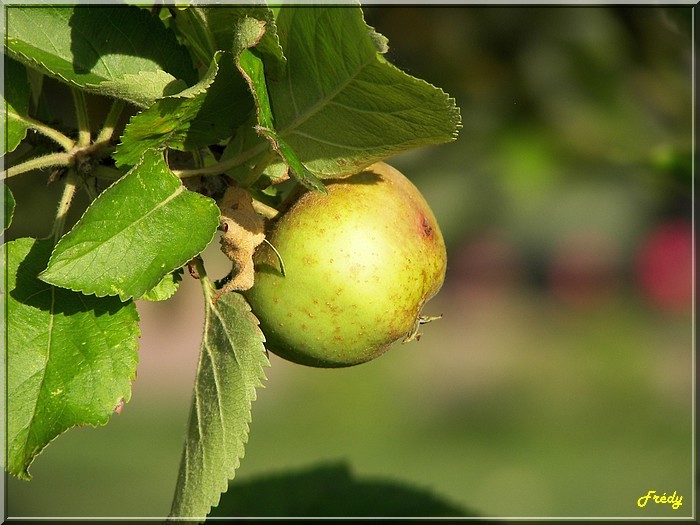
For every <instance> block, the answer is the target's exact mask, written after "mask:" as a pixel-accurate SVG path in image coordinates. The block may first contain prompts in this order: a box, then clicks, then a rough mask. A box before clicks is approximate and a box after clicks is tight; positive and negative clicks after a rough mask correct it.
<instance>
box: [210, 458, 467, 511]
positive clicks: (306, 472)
mask: <svg viewBox="0 0 700 525" xmlns="http://www.w3.org/2000/svg"><path fill="white" fill-rule="evenodd" d="M261 495H264V497H261ZM268 516H269V517H290V518H293V517H474V516H475V514H474V513H472V512H469V511H467V510H465V509H462V508H460V507H459V506H457V505H455V504H454V503H451V502H449V501H447V500H445V499H443V498H441V497H439V496H438V495H436V494H434V493H432V492H431V491H429V490H426V489H422V488H417V487H414V486H411V485H407V484H405V483H401V482H398V481H394V480H392V481H389V480H382V479H372V478H369V479H368V478H358V477H357V476H355V475H353V473H352V472H351V470H350V468H349V467H348V465H346V464H344V463H337V464H329V465H320V466H316V467H312V468H307V469H302V470H296V471H291V472H281V473H276V474H270V475H266V476H258V477H255V478H251V479H246V480H239V481H237V482H236V483H235V484H234V485H232V486H231V488H230V490H229V491H228V492H227V493H226V494H225V495H224V496H222V498H221V502H220V503H219V505H218V507H216V508H214V509H212V511H211V513H210V514H209V517H211V518H223V517H231V518H232V517H268ZM212 521H213V520H212Z"/></svg>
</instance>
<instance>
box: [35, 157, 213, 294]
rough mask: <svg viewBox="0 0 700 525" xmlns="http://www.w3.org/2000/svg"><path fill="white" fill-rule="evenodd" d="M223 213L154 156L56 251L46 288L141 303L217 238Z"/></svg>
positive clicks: (97, 203) (103, 198)
mask: <svg viewBox="0 0 700 525" xmlns="http://www.w3.org/2000/svg"><path fill="white" fill-rule="evenodd" d="M218 227H219V209H218V208H217V206H216V203H215V202H214V201H213V200H212V199H210V198H208V197H204V196H203V195H200V194H198V193H194V192H191V191H188V190H186V189H185V187H184V186H183V185H182V183H181V181H180V179H178V178H177V177H176V176H175V175H173V173H172V172H171V171H170V169H169V168H168V166H167V164H166V163H165V160H164V159H163V153H162V152H160V151H148V152H146V154H145V155H144V156H143V158H142V159H141V161H140V162H139V163H138V164H137V165H136V166H135V167H134V168H133V169H132V170H131V171H130V172H128V173H127V174H126V175H125V176H124V177H122V178H121V179H119V180H118V181H117V182H115V183H114V184H112V186H110V187H109V188H107V189H106V190H105V191H103V192H102V193H101V194H100V195H99V197H97V199H95V200H94V201H93V203H92V204H91V205H90V206H89V207H88V209H87V210H86V211H85V213H84V214H83V216H82V217H81V218H80V220H79V221H78V223H77V224H76V225H75V226H74V227H73V229H72V230H71V231H70V232H68V233H67V234H66V235H65V236H64V237H63V238H62V239H61V240H60V241H59V243H58V244H57V245H56V248H55V249H54V251H53V253H52V254H51V260H50V261H49V265H48V268H47V269H46V270H45V271H44V272H42V274H41V275H40V278H41V279H43V280H44V281H46V282H48V283H50V284H54V285H56V286H61V287H64V288H69V289H71V290H76V291H81V292H83V293H85V294H95V295H97V296H99V297H102V296H104V295H119V296H120V297H121V298H122V299H123V300H126V299H129V298H132V297H134V298H137V297H140V296H142V295H143V294H144V293H146V292H147V291H148V290H150V289H151V288H153V287H154V286H156V285H157V284H158V282H159V281H160V280H161V279H162V278H163V277H164V276H165V275H167V274H168V273H170V272H172V271H173V270H174V269H176V268H180V267H181V266H182V265H184V264H185V263H186V262H187V261H189V260H190V259H192V258H193V257H194V256H196V255H198V254H199V253H200V252H201V251H202V250H204V248H206V246H207V245H208V244H209V243H210V242H211V240H212V239H213V238H214V234H215V233H216V230H217V228H218Z"/></svg>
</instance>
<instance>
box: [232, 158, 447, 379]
mask: <svg viewBox="0 0 700 525" xmlns="http://www.w3.org/2000/svg"><path fill="white" fill-rule="evenodd" d="M324 182H325V183H326V186H327V188H328V194H327V195H326V194H323V193H320V192H317V191H304V192H302V193H301V194H300V196H299V197H298V198H297V199H296V200H295V201H294V202H293V204H292V205H291V206H290V207H289V208H288V209H287V211H285V212H284V213H283V214H282V215H281V216H280V217H279V218H278V219H277V220H276V221H275V222H274V223H273V224H272V225H271V228H270V230H269V232H268V234H267V240H268V241H269V243H270V244H271V245H272V246H274V248H275V249H276V250H277V252H278V253H275V251H274V250H273V249H272V248H271V247H270V246H268V245H267V244H262V245H260V247H259V248H258V250H257V251H256V253H255V257H254V262H255V282H254V285H253V287H252V288H251V289H250V290H248V291H247V292H245V294H246V297H247V299H248V301H249V302H250V305H251V307H252V309H253V312H254V313H255V315H256V316H257V317H258V319H259V320H260V327H261V329H262V331H263V333H264V334H265V338H266V346H267V347H268V349H269V350H270V351H272V352H273V353H275V354H277V355H279V356H280V357H283V358H285V359H287V360H289V361H293V362H295V363H299V364H303V365H308V366H315V367H326V368H336V367H346V366H352V365H357V364H360V363H364V362H367V361H370V360H371V359H374V358H376V357H378V356H379V355H381V354H383V353H384V352H385V351H386V350H387V349H389V347H390V346H392V345H393V344H394V343H396V342H397V341H400V340H402V339H404V340H405V339H413V338H414V336H415V335H416V333H417V329H418V325H419V324H420V323H421V321H422V320H424V319H425V318H423V317H421V315H420V314H421V309H422V307H423V305H424V304H425V303H426V301H428V299H430V298H431V297H433V296H434V295H435V294H436V293H437V292H438V290H439V289H440V287H441V286H442V283H443V281H444V277H445V269H446V264H447V256H446V251H445V243H444V240H443V237H442V233H441V232H440V229H439V227H438V224H437V221H436V220H435V216H434V215H433V212H432V211H431V209H430V207H429V206H428V204H427V202H426V201H425V199H424V198H423V196H422V195H421V193H420V192H419V190H418V189H417V188H416V187H415V186H414V185H413V184H412V183H411V182H410V181H409V180H408V179H407V178H406V177H405V176H404V175H403V174H401V173H400V172H399V171H398V170H396V169H394V168H393V167H391V166H389V165H388V164H385V163H377V164H374V165H372V166H370V167H369V168H367V169H365V170H364V171H362V172H360V173H357V174H355V175H352V176H350V177H346V178H342V179H332V180H329V179H326V180H325V181H324Z"/></svg>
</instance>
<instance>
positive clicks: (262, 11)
mask: <svg viewBox="0 0 700 525" xmlns="http://www.w3.org/2000/svg"><path fill="white" fill-rule="evenodd" d="M6 16H7V18H6V24H7V35H6V41H5V47H4V52H5V59H4V63H5V75H6V76H5V78H6V82H5V85H6V89H5V92H4V94H3V98H4V104H5V106H4V107H5V110H6V111H5V121H4V125H5V127H6V130H7V132H6V139H7V140H6V142H5V144H4V149H3V154H6V153H9V152H12V151H14V150H15V149H16V148H18V146H19V145H20V144H22V143H23V142H24V144H25V145H26V143H27V142H28V141H27V140H25V139H26V138H27V134H28V130H32V131H33V132H37V133H40V134H43V135H45V136H47V137H48V138H50V139H52V140H53V141H54V142H55V143H56V144H57V145H58V146H60V147H61V148H62V151H58V152H52V153H49V154H48V155H43V156H34V157H33V158H31V159H30V160H28V161H25V162H22V163H18V164H15V165H13V166H11V167H10V168H8V169H7V170H6V172H5V176H6V177H11V176H16V175H19V174H21V173H24V172H27V171H30V170H33V169H39V168H48V167H57V168H58V169H59V172H58V173H64V175H63V179H64V184H65V189H64V194H63V198H62V200H61V202H60V203H59V207H58V213H57V216H56V221H55V224H54V229H53V232H52V235H51V236H50V237H49V238H47V239H34V238H20V239H16V240H13V241H10V242H7V243H6V244H5V245H4V246H3V247H2V249H3V258H4V259H5V260H6V271H7V280H6V282H7V287H6V290H5V294H6V309H7V310H6V314H7V319H8V323H7V326H6V327H5V329H6V332H7V342H8V345H7V351H8V353H7V363H8V376H7V377H8V380H7V392H8V398H7V399H8V406H7V413H8V420H7V429H8V436H7V446H8V452H7V459H8V460H7V470H8V471H9V472H10V473H11V474H13V475H15V476H18V477H20V478H26V479H28V478H29V472H28V468H29V466H30V464H31V462H32V461H33V460H34V458H35V457H36V455H37V454H39V453H40V452H41V451H42V449H44V447H46V445H47V444H48V443H49V442H50V441H51V440H53V439H54V438H56V437H57V436H58V435H59V434H61V433H62V432H64V431H66V430H67V429H69V428H71V427H73V426H76V425H93V426H96V425H103V424H106V423H107V421H108V419H109V417H110V415H111V414H112V413H113V412H114V410H115V409H116V408H119V407H121V405H122V404H123V403H124V402H126V401H128V400H129V397H130V391H131V382H132V381H133V380H134V379H135V375H136V365H137V346H138V343H137V340H138V336H139V327H138V314H137V311H136V307H135V303H134V301H135V300H138V299H146V300H165V299H168V298H169V297H170V296H171V295H172V294H173V293H175V291H176V290H177V285H178V282H179V281H180V279H181V276H182V273H183V267H184V266H185V265H186V264H188V263H191V264H192V265H193V266H196V270H197V273H198V275H199V277H200V281H201V283H202V289H203V293H204V297H205V310H206V311H205V326H204V333H203V338H202V345H201V350H200V359H199V364H198V370H197V376H196V382H195V386H194V394H193V402H192V409H191V416H190V423H189V428H188V432H187V435H186V437H185V447H184V452H183V456H182V463H181V471H180V475H179V479H178V483H177V488H176V494H175V498H174V502H173V507H172V511H171V512H172V515H173V516H180V517H182V516H189V517H195V518H202V517H204V516H205V515H206V514H207V513H208V512H209V510H210V508H211V507H212V506H215V505H217V503H218V501H219V498H220V494H221V492H223V491H225V490H226V489H227V486H228V480H229V479H231V478H233V475H234V471H235V469H236V468H237V466H238V464H239V461H240V458H241V457H242V456H243V453H244V445H245V443H246V441H247V435H248V424H249V422H250V414H251V403H252V401H253V400H254V398H255V388H256V387H259V386H261V385H262V381H263V380H264V378H265V376H264V370H263V369H264V367H265V366H268V365H269V363H268V361H267V357H266V353H265V348H264V335H263V334H262V332H261V331H260V329H259V328H258V323H257V320H256V318H255V317H254V315H253V314H252V313H251V311H250V308H249V306H248V304H247V303H246V301H245V299H244V298H243V296H242V295H240V294H238V293H228V294H225V295H222V296H221V297H220V299H218V300H217V301H213V298H214V296H215V295H216V285H215V283H213V282H212V281H211V280H209V279H208V278H207V275H206V269H205V266H204V263H203V261H202V260H201V258H200V257H199V254H200V253H201V252H202V251H203V250H204V249H205V248H206V247H207V246H208V245H209V244H210V243H211V242H212V240H213V239H214V237H215V235H216V232H217V229H218V228H219V225H220V209H219V206H218V205H217V204H218V203H217V199H218V198H220V197H221V194H222V193H223V192H218V193H217V191H214V192H208V191H205V190H204V188H207V187H208V186H207V184H206V181H209V180H213V179H215V178H217V179H219V180H222V181H223V182H224V183H225V184H224V185H223V187H224V188H225V187H226V185H229V184H236V185H238V186H240V187H243V188H247V189H248V191H249V192H250V193H251V194H252V195H254V196H256V197H260V198H261V199H263V198H265V199H267V200H268V202H271V203H273V204H274V203H276V202H277V201H276V200H275V199H276V197H277V195H276V194H277V193H278V192H277V191H276V190H275V188H276V187H278V186H276V184H277V183H279V182H283V181H286V180H290V181H291V182H294V183H298V184H302V185H304V186H306V187H308V188H312V189H315V190H319V191H324V189H325V188H324V185H323V179H326V178H331V177H342V176H347V175H350V174H353V173H355V172H357V171H359V170H360V169H362V168H364V167H366V166H368V165H370V164H372V163H374V162H376V161H379V160H382V159H385V158H387V157H390V156H392V155H395V154H397V153H400V152H402V151H405V150H407V149H410V148H414V147H418V146H424V145H429V144H437V143H441V142H447V141H450V140H453V139H454V137H455V134H456V130H457V127H458V125H459V114H458V111H457V108H456V107H455V105H454V101H453V100H452V99H450V98H449V97H448V96H447V95H446V94H445V93H444V92H442V91H441V90H439V89H437V88H435V87H433V86H432V85H430V84H428V83H427V82H424V81H422V80H419V79H416V78H414V77H411V76H410V75H408V74H406V73H404V72H402V71H400V70H399V69H397V68H395V67H394V66H393V65H391V64H390V63H389V62H387V61H386V59H385V58H384V57H383V54H384V53H385V52H386V51H387V42H386V39H385V38H384V37H382V36H381V35H379V34H378V33H376V32H375V31H374V30H373V29H372V28H370V27H369V26H367V25H366V23H365V21H364V18H363V14H362V10H361V8H360V7H359V6H348V7H342V8H322V7H313V8H309V7H307V8H301V7H281V8H274V9H270V8H267V7H264V6H255V7H186V8H175V7H173V8H169V9H161V10H155V11H153V10H151V11H149V10H148V9H144V8H140V7H135V6H119V7H115V6H112V7H110V6H101V7H10V8H8V9H7V10H6ZM45 76H48V77H51V78H53V79H57V80H58V81H60V82H63V83H65V84H67V85H68V86H69V87H70V89H71V92H72V94H73V100H74V103H75V109H76V120H77V124H78V129H77V139H74V138H72V137H71V136H69V135H66V134H63V133H62V132H61V131H58V130H56V129H53V128H52V127H50V126H49V125H47V124H46V123H44V122H41V121H40V119H39V118H37V117H36V111H35V109H36V107H37V104H36V100H37V99H40V98H41V96H42V91H41V85H42V82H41V79H42V78H44V77H45ZM86 97H98V98H101V99H108V100H110V101H111V103H112V106H111V110H110V111H109V112H108V114H107V117H106V119H105V122H104V126H103V127H102V130H101V131H100V132H99V133H98V134H97V135H96V136H92V134H91V131H90V126H89V115H88V111H87V106H86V104H85V100H86ZM124 112H128V116H129V120H128V124H126V126H125V127H124V128H123V130H122V129H120V128H118V127H117V123H118V122H119V119H120V116H121V115H122V114H123V113H124ZM117 129H118V133H115V130H117ZM117 135H119V136H117ZM180 152H182V153H180ZM175 153H177V154H178V155H175ZM176 157H177V158H179V159H180V162H181V164H180V165H179V166H175V163H176V161H175V160H174V159H175V158H176ZM102 179H108V180H109V182H110V183H111V184H110V185H109V186H108V187H106V188H105V189H102V190H100V189H99V186H98V185H97V184H96V181H97V180H102ZM183 180H184V181H185V182H187V184H183ZM81 188H82V189H85V191H87V193H88V195H89V196H90V197H91V198H92V203H91V204H90V206H89V207H88V208H87V210H86V211H85V212H84V214H83V215H82V217H81V218H80V220H79V221H78V222H77V223H76V224H75V225H74V226H73V227H72V229H71V230H70V231H68V232H67V233H64V231H63V230H64V224H65V216H66V212H67V209H68V206H69V205H70V202H71V197H72V196H73V193H74V192H75V191H76V190H77V189H81ZM13 209H14V200H13V198H12V194H11V193H10V192H9V191H8V190H7V187H6V188H5V210H6V212H5V228H7V227H8V226H9V224H10V221H11V220H12V211H13Z"/></svg>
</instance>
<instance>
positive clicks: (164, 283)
mask: <svg viewBox="0 0 700 525" xmlns="http://www.w3.org/2000/svg"><path fill="white" fill-rule="evenodd" d="M182 272H183V270H182V268H178V269H177V270H175V271H174V272H171V273H169V274H168V275H166V276H165V277H163V278H162V279H161V280H160V282H159V283H158V284H156V285H155V286H154V287H153V288H151V289H150V290H148V291H147V292H146V293H145V294H143V295H142V296H141V297H140V299H145V300H146V301H165V300H167V299H170V298H171V297H172V296H173V295H175V292H177V289H178V287H179V286H180V281H182Z"/></svg>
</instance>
